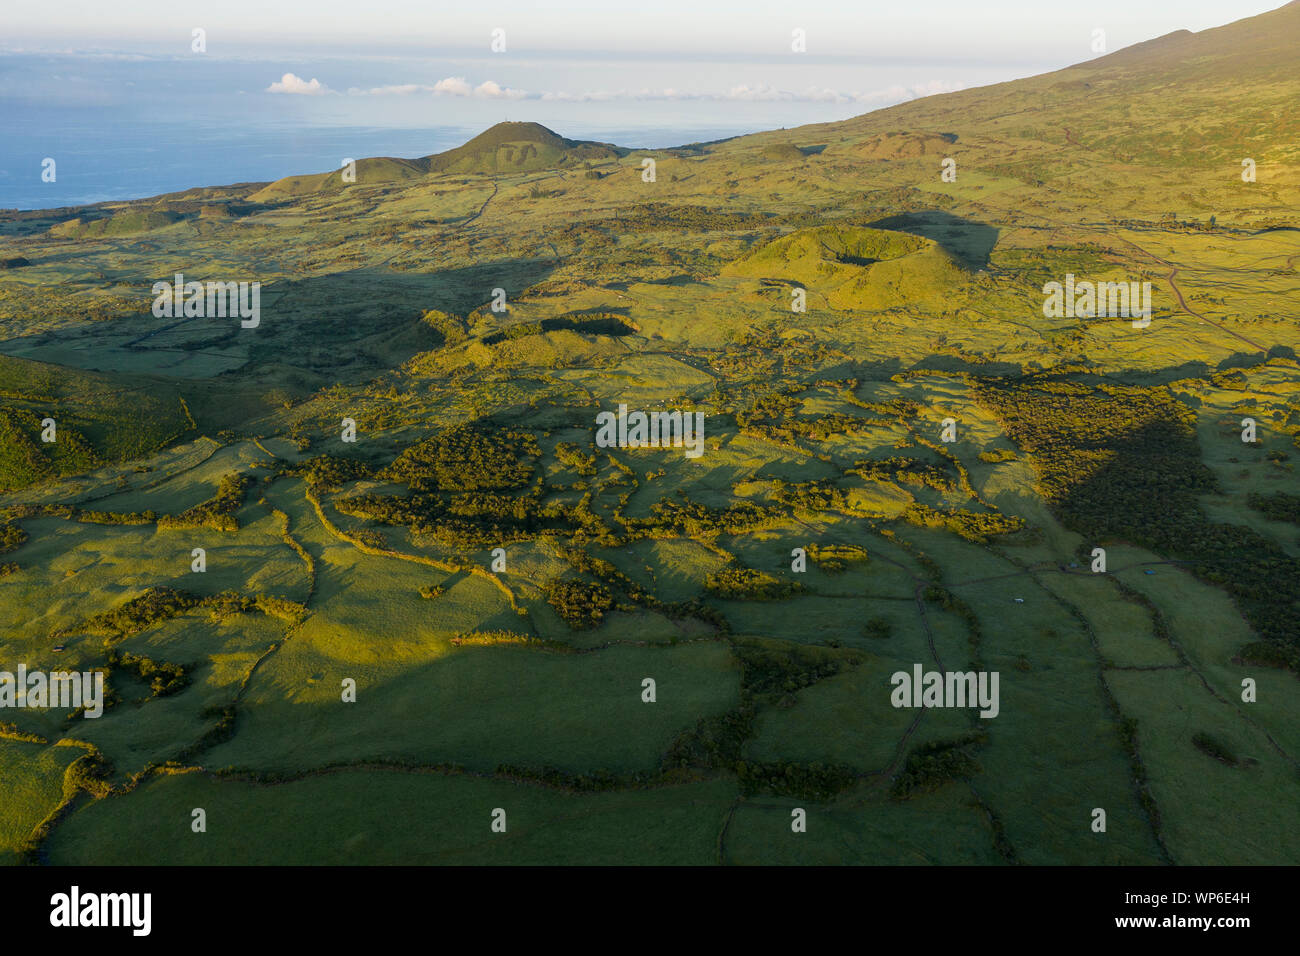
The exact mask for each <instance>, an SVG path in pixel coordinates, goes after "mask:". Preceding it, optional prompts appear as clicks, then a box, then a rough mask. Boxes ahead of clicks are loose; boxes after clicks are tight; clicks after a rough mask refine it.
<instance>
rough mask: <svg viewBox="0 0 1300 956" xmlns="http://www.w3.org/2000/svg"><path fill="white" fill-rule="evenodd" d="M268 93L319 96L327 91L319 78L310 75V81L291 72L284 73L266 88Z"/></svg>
mask: <svg viewBox="0 0 1300 956" xmlns="http://www.w3.org/2000/svg"><path fill="white" fill-rule="evenodd" d="M266 92H268V93H297V94H299V95H301V96H319V95H320V94H322V93H325V92H327V90H326V87H325V85H324V84H323V83H321V81H320V80H318V79H316V78H315V77H312V79H311V82H308V81H307V80H304V79H303V78H302V77H301V76H296V75H294V74H293V73H286V74H285V75H284V76H282V77H280V79H279V80H278V81H277V82H275V83H272V84H271V85H270V86H268V87H267V88H266Z"/></svg>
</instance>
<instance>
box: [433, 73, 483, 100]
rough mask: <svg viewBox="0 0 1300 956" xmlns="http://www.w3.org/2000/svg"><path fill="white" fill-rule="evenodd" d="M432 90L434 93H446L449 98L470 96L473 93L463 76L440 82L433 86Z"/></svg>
mask: <svg viewBox="0 0 1300 956" xmlns="http://www.w3.org/2000/svg"><path fill="white" fill-rule="evenodd" d="M432 90H433V92H434V93H445V94H447V95H448V96H469V95H470V93H472V92H473V89H472V87H470V85H469V83H468V82H467V81H466V80H465V77H463V76H449V77H447V78H446V79H445V80H439V81H438V82H437V83H435V84H433V87H432Z"/></svg>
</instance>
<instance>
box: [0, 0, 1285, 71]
mask: <svg viewBox="0 0 1300 956" xmlns="http://www.w3.org/2000/svg"><path fill="white" fill-rule="evenodd" d="M1278 6H1281V3H1280V2H1277V0H1271V2H1269V0H1266V2H1258V0H1254V2H1252V0H1246V2H1241V0H1235V2H1232V3H1227V2H1224V0H1146V2H1143V0H1089V2H1088V3H1078V2H1063V0H996V2H984V3H972V2H970V0H913V2H910V3H904V2H898V0H832V2H826V0H800V2H789V0H787V2H782V3H777V2H772V0H747V2H736V0H546V2H538V0H525V2H519V0H516V2H500V0H496V2H493V0H484V2H473V3H466V2H464V0H456V2H445V0H365V2H358V0H311V2H274V0H271V2H268V0H219V2H209V3H194V2H186V0H121V2H111V3H105V2H104V0H49V2H39V3H20V2H9V3H6V4H5V5H4V7H5V9H4V11H3V14H0V26H2V28H3V29H2V31H0V37H2V39H0V43H2V44H6V45H9V44H15V43H16V44H29V45H32V46H41V47H43V48H46V49H48V48H49V45H50V44H53V45H54V46H55V47H56V48H57V47H58V46H59V45H61V44H67V45H69V46H74V47H86V48H95V49H105V50H109V49H111V50H119V51H121V50H129V51H134V52H165V51H169V50H170V51H173V52H185V51H186V50H187V49H188V47H189V36H190V32H191V30H192V29H193V28H194V27H202V28H204V29H205V30H207V32H208V37H209V40H210V47H209V49H210V52H212V53H214V54H235V53H241V52H242V53H248V52H250V51H252V50H253V49H254V48H256V47H278V48H280V49H282V50H289V49H292V48H303V49H309V50H315V51H317V52H324V47H326V46H332V47H335V48H338V49H339V50H340V51H344V52H347V53H348V54H350V55H358V54H361V53H364V52H369V53H382V52H395V51H407V52H410V51H414V50H421V49H423V50H427V51H430V52H446V51H448V50H460V51H468V50H473V49H486V48H487V46H488V42H489V36H490V34H491V31H492V30H493V29H496V28H500V29H503V30H505V32H506V38H507V50H508V51H509V53H511V54H537V53H556V52H570V53H584V54H596V55H609V54H619V55H625V54H629V53H631V54H665V53H667V54H675V55H686V56H703V57H706V58H707V57H716V56H719V55H727V54H733V55H734V54H742V55H752V54H778V53H788V52H789V36H790V31H791V30H792V29H794V28H796V27H799V28H803V29H805V30H806V31H807V35H808V52H809V53H813V54H818V55H823V56H863V55H868V56H873V57H880V56H888V57H902V58H915V57H919V56H928V57H941V58H944V59H963V58H965V59H974V60H987V59H988V58H992V57H998V56H1005V55H1008V54H1013V55H1016V56H1024V55H1025V54H1026V52H1028V51H1029V50H1030V49H1034V50H1037V51H1038V52H1039V53H1040V54H1041V55H1043V56H1045V57H1048V58H1053V57H1060V56H1064V57H1067V62H1074V61H1073V60H1070V59H1068V58H1069V57H1070V56H1071V55H1075V56H1076V59H1077V58H1085V57H1086V55H1087V54H1088V52H1089V43H1090V40H1091V31H1092V30H1093V29H1094V28H1098V27H1100V28H1102V29H1105V30H1106V31H1107V33H1108V39H1109V40H1110V41H1111V43H1112V45H1113V47H1114V48H1116V49H1117V48H1118V47H1119V46H1127V45H1129V44H1132V43H1136V42H1139V41H1141V40H1146V39H1150V38H1151V37H1154V36H1159V35H1161V34H1164V33H1168V32H1170V31H1172V30H1176V29H1190V30H1202V29H1205V28H1207V27H1213V26H1220V25H1222V24H1224V23H1227V22H1230V21H1232V20H1236V19H1240V18H1242V17H1246V16H1252V15H1254V14H1257V13H1262V12H1264V11H1266V10H1269V9H1273V8H1275V7H1278Z"/></svg>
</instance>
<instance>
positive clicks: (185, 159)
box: [0, 0, 1280, 208]
mask: <svg viewBox="0 0 1300 956" xmlns="http://www.w3.org/2000/svg"><path fill="white" fill-rule="evenodd" d="M1278 5H1280V3H1279V0H1265V2H1257V0H1238V2H1236V3H1233V4H1228V3H1225V2H1223V0H1177V2H1169V0H1160V2H1150V0H1148V2H1143V0H1090V2H1088V3H1086V4H1083V3H1077V2H1062V0H1001V2H986V3H972V2H970V0H911V2H899V0H888V2H884V0H852V2H844V0H832V2H826V0H806V2H799V3H793V2H785V3H776V2H771V0H750V2H746V3H739V2H733V0H601V2H594V0H531V2H493V0H483V2H478V0H476V2H471V3H467V2H464V0H458V2H455V3H446V2H438V0H420V2H415V0H312V2H310V3H303V2H296V0H290V2H284V0H281V2H276V0H216V2H210V3H193V2H187V0H117V2H105V0H40V2H21V0H0V129H3V130H4V131H5V132H4V135H3V136H0V207H4V208H41V207H42V206H48V205H55V204H59V203H66V204H73V203H81V202H92V201H99V200H101V199H114V198H129V197H136V196H145V195H153V194H157V193H160V192H163V191H166V190H172V189H180V188H187V187H188V186H193V185H213V184H217V183H228V182H239V181H263V180H270V179H275V178H279V177H280V176H285V175H291V174H294V173H302V172H313V171H319V170H322V169H330V168H337V166H338V165H339V163H340V160H341V159H343V158H359V157H364V156H376V155H394V156H423V155H428V154H429V153H432V152H437V151H440V150H442V149H447V148H449V147H451V146H455V145H458V144H459V143H461V142H464V141H465V140H466V139H468V138H470V137H471V136H473V135H474V134H475V133H477V132H480V131H482V130H483V129H486V128H487V127H489V126H491V125H492V124H493V123H496V122H500V121H501V120H530V121H534V122H538V123H542V124H543V125H546V126H549V127H550V128H552V129H554V130H556V131H557V132H559V133H561V134H563V135H566V136H570V137H574V138H582V139H596V140H600V141H604V142H613V143H617V144H619V145H622V146H630V147H638V146H640V147H666V146H675V145H681V144H683V143H688V142H698V141H706V140H709V139H719V138H722V137H725V136H731V135H737V134H740V133H746V132H755V131H759V130H765V129H774V128H779V127H794V126H801V125H805V124H809V123H821V122H830V121H835V120H842V119H847V118H849V117H852V116H857V115H860V114H862V113H866V112H869V111H871V110H874V109H879V108H882V107H885V106H890V105H893V104H895V103H900V102H903V101H905V100H909V99H913V98H915V97H918V96H927V95H931V94H936V93H944V92H949V91H953V90H960V89H967V88H970V87H976V86H983V85H987V84H991V83H998V82H1003V81H1006V80H1013V79H1019V78H1022V77H1026V76H1032V75H1035V74H1039V73H1045V72H1049V71H1052V70H1056V69H1061V68H1063V67H1066V66H1069V65H1071V64H1074V63H1078V62H1081V61H1084V60H1088V59H1091V58H1093V57H1096V56H1098V55H1099V53H1098V52H1097V51H1096V50H1094V44H1095V42H1096V39H1097V35H1098V31H1103V32H1104V45H1105V52H1112V51H1114V50H1118V49H1120V48H1122V47H1124V46H1128V45H1131V44H1133V43H1137V42H1141V41H1143V40H1148V39H1151V38H1153V37H1157V36H1161V35H1163V34H1166V33H1169V32H1172V31H1174V30H1179V29H1191V30H1203V29H1207V28H1209V27H1213V26H1219V25H1222V24H1224V23H1228V22H1231V21H1232V20H1235V19H1240V18H1242V17H1246V16H1251V15H1254V14H1257V13H1261V12H1265V11H1266V10H1269V9H1272V8H1275V7H1276V6H1278ZM796 31H798V32H796ZM196 36H197V37H198V38H199V39H196ZM494 39H495V41H496V46H497V49H495V50H494V49H493V42H494ZM200 41H201V42H200ZM46 158H55V159H60V158H62V159H65V160H67V162H66V163H64V164H63V165H60V166H59V167H58V169H59V175H58V178H57V180H56V181H50V182H46V181H43V180H42V179H41V178H40V176H39V171H40V169H41V164H42V163H43V161H44V159H46ZM34 170H35V171H36V172H37V174H38V175H36V177H35V178H33V171H34Z"/></svg>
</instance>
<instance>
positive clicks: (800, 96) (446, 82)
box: [286, 76, 965, 103]
mask: <svg viewBox="0 0 1300 956" xmlns="http://www.w3.org/2000/svg"><path fill="white" fill-rule="evenodd" d="M287 79H288V77H287V76H286V80H287ZM294 79H297V78H296V77H294ZM299 82H301V81H299ZM313 82H314V81H313ZM961 89H965V87H964V85H963V84H961V83H948V82H945V81H943V80H930V81H928V82H926V83H921V84H918V85H916V86H911V87H907V86H891V87H888V88H886V89H883V90H870V91H867V92H848V91H845V90H832V89H827V88H825V87H818V86H809V87H807V88H805V89H803V90H782V89H778V88H777V87H774V86H769V85H768V84H766V83H759V84H757V85H755V86H750V85H748V84H743V83H742V84H740V85H739V86H733V87H731V89H729V90H726V91H724V92H719V91H713V92H708V91H692V90H679V89H675V88H673V87H666V88H664V89H660V90H652V89H641V90H626V89H620V90H587V91H584V92H581V93H566V92H564V91H562V90H550V91H546V92H542V93H533V92H529V91H528V90H519V89H514V88H513V87H506V86H502V85H501V84H500V83H497V82H496V81H495V80H485V81H483V82H482V83H480V84H479V85H478V86H474V85H473V84H471V83H470V82H469V80H467V79H465V77H463V76H449V77H447V78H446V79H442V80H439V81H438V82H437V83H435V84H434V85H433V86H428V85H425V84H419V83H406V84H400V85H392V86H376V87H371V88H370V89H368V90H363V89H356V88H354V89H350V90H348V93H349V95H353V96H411V95H413V94H417V93H423V94H427V95H432V96H459V97H473V98H475V99H491V100H501V99H508V100H525V99H526V100H544V101H547V102H563V103H589V102H593V101H600V102H608V101H610V100H678V101H686V100H712V101H715V102H750V103H777V102H779V103H881V102H893V103H897V102H900V101H903V100H912V99H916V98H917V97H920V96H931V95H933V94H935V93H951V92H953V91H955V90H961ZM293 92H306V91H296V90H295V91H293Z"/></svg>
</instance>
